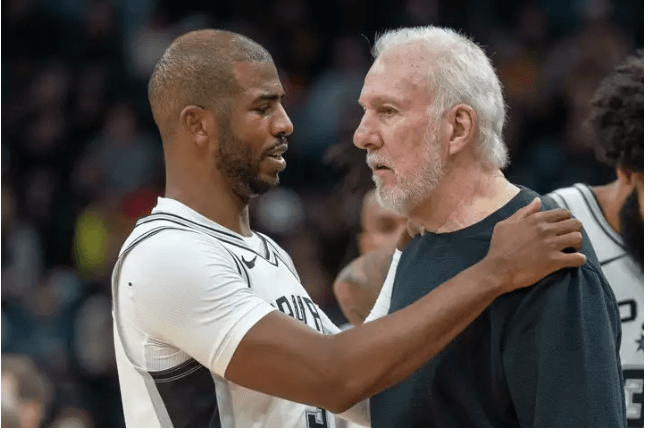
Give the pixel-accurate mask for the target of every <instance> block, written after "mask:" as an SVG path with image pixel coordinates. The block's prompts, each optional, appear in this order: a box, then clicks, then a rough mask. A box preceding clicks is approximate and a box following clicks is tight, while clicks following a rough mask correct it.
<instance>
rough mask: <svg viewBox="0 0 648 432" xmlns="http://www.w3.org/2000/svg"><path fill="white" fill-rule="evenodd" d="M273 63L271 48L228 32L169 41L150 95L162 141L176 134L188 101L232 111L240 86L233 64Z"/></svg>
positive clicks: (222, 111) (197, 33)
mask: <svg viewBox="0 0 648 432" xmlns="http://www.w3.org/2000/svg"><path fill="white" fill-rule="evenodd" d="M239 62H240V63H272V56H271V55H270V53H268V51H267V50H266V49H265V48H263V47H262V46H261V45H259V44H258V43H256V42H254V41H253V40H251V39H249V38H246V37H245V36H241V35H239V34H237V33H233V32H229V31H225V30H211V29H207V30H197V31H193V32H190V33H186V34H184V35H182V36H180V37H178V38H177V39H176V40H174V41H173V43H171V45H170V46H169V48H167V50H166V51H165V52H164V54H163V55H162V58H160V60H159V61H158V63H157V64H156V65H155V68H154V69H153V73H152V74H151V78H150V79H149V84H148V97H149V103H150V104H151V110H152V112H153V119H154V120H155V123H156V124H157V126H158V128H159V129H160V135H161V136H162V141H163V142H164V141H165V139H166V138H167V137H168V136H170V135H171V134H172V133H174V132H175V128H176V125H177V123H178V120H179V117H180V113H181V112H182V110H183V109H184V108H185V107H186V106H188V105H196V106H199V107H202V108H205V109H214V110H215V112H217V113H218V114H219V116H220V115H222V114H225V113H227V112H228V107H229V105H230V101H231V99H232V98H233V97H234V96H236V94H237V93H238V91H239V90H240V88H239V86H238V84H237V82H236V78H235V77H234V75H233V72H232V64H234V63H239Z"/></svg>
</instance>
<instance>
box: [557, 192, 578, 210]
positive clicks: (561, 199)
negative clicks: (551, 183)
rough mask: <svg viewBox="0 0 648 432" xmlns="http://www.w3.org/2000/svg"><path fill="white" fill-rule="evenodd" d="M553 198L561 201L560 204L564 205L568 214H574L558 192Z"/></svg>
mask: <svg viewBox="0 0 648 432" xmlns="http://www.w3.org/2000/svg"><path fill="white" fill-rule="evenodd" d="M555 197H556V198H560V201H562V203H563V204H564V205H565V208H566V209H567V210H569V212H570V213H571V214H572V216H574V212H573V210H572V209H570V208H569V204H568V203H567V200H566V199H565V197H564V196H562V195H561V194H559V193H558V192H556V193H555Z"/></svg>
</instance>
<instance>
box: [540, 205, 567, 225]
mask: <svg viewBox="0 0 648 432" xmlns="http://www.w3.org/2000/svg"><path fill="white" fill-rule="evenodd" d="M533 217H534V218H535V219H536V220H538V221H541V222H559V221H561V220H565V219H569V218H571V213H570V212H569V210H567V209H564V208H556V209H551V210H546V211H543V212H540V213H538V214H536V215H534V216H533Z"/></svg>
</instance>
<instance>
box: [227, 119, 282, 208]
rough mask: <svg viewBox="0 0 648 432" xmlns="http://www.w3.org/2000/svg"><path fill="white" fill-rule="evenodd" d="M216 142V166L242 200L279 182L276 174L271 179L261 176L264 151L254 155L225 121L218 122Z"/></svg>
mask: <svg viewBox="0 0 648 432" xmlns="http://www.w3.org/2000/svg"><path fill="white" fill-rule="evenodd" d="M218 143H219V148H218V159H217V160H216V168H218V170H219V171H220V172H222V173H223V174H224V175H225V177H226V178H227V180H228V181H229V183H230V185H231V186H232V190H233V191H234V193H235V194H236V195H237V196H239V197H240V198H241V199H242V200H243V201H244V202H246V203H247V202H248V201H249V200H250V198H252V197H255V196H258V195H261V194H262V193H265V192H267V191H269V190H270V189H272V188H273V187H275V186H277V185H278V184H279V176H278V175H277V176H276V177H275V178H273V179H271V180H265V179H263V178H261V176H260V174H259V173H260V172H261V166H260V165H261V161H262V160H263V157H264V153H263V152H262V153H260V154H259V155H255V154H254V153H253V152H252V150H251V149H250V146H248V145H247V144H246V143H245V142H244V141H242V140H240V139H238V138H236V137H235V136H234V134H232V132H231V131H230V129H229V127H228V124H227V122H221V124H220V131H219V133H218Z"/></svg>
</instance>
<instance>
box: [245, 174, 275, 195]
mask: <svg viewBox="0 0 648 432" xmlns="http://www.w3.org/2000/svg"><path fill="white" fill-rule="evenodd" d="M250 186H251V189H252V191H253V192H254V193H255V194H256V195H261V194H263V193H266V192H268V191H269V190H271V189H273V188H275V187H277V186H279V173H275V174H274V175H267V174H261V175H259V176H258V177H257V178H256V179H255V181H254V183H253V184H251V185H250Z"/></svg>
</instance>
